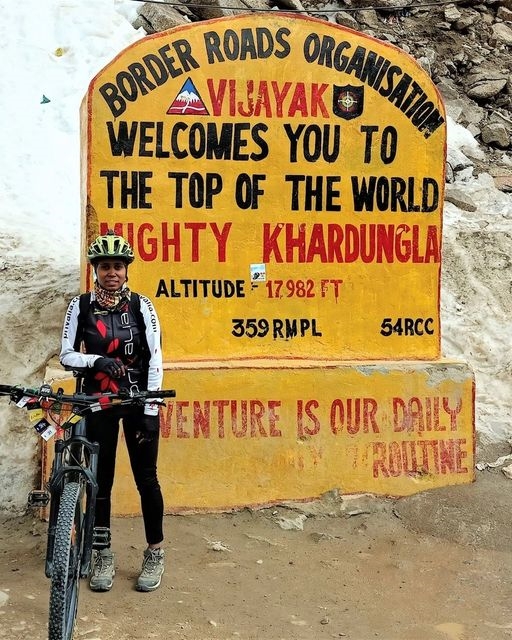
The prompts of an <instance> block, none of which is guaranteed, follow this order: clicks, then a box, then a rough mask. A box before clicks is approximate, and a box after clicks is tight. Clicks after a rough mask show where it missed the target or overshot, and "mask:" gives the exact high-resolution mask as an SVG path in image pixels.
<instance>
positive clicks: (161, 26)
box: [133, 3, 190, 33]
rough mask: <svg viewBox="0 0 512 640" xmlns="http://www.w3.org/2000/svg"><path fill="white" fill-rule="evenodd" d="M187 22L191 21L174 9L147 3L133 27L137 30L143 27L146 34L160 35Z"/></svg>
mask: <svg viewBox="0 0 512 640" xmlns="http://www.w3.org/2000/svg"><path fill="white" fill-rule="evenodd" d="M187 22H190V20H189V19H187V18H186V17H185V16H184V15H182V14H181V13H179V11H176V9H174V8H173V7H167V6H165V5H163V6H157V5H156V4H149V3H146V4H144V5H143V6H142V8H141V10H140V11H139V17H138V18H137V19H136V20H135V22H134V23H133V26H134V27H135V29H138V28H140V27H142V28H143V29H144V31H145V32H146V33H160V32H161V31H167V29H172V28H173V27H178V26H180V25H182V24H186V23H187Z"/></svg>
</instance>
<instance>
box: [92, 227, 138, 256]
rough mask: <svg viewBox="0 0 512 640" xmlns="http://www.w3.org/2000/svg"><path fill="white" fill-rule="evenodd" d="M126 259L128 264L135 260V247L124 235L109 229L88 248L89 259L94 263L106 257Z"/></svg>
mask: <svg viewBox="0 0 512 640" xmlns="http://www.w3.org/2000/svg"><path fill="white" fill-rule="evenodd" d="M116 258H117V259H118V260H124V261H125V262H126V264H130V263H131V262H133V261H134V259H135V256H134V255H133V249H132V248H131V247H130V245H129V244H128V242H126V240H125V239H124V238H123V237H122V236H116V234H115V233H114V232H113V231H112V230H111V229H109V230H108V231H107V233H106V234H105V235H104V236H98V237H97V238H96V240H94V242H92V243H91V244H90V245H89V248H88V249H87V260H89V262H91V263H94V262H96V261H98V260H102V259H103V260H105V259H112V260H114V259H116Z"/></svg>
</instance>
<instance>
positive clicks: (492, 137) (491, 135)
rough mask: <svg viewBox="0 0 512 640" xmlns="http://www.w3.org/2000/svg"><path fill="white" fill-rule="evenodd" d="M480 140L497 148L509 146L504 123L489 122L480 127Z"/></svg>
mask: <svg viewBox="0 0 512 640" xmlns="http://www.w3.org/2000/svg"><path fill="white" fill-rule="evenodd" d="M482 142H485V144H491V145H496V146H497V147H498V148H499V149H507V148H508V147H510V135H509V133H508V130H507V128H506V127H505V125H504V124H501V123H499V122H491V123H489V124H487V125H485V126H484V127H483V129H482Z"/></svg>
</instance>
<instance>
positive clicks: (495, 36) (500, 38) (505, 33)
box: [489, 22, 512, 47]
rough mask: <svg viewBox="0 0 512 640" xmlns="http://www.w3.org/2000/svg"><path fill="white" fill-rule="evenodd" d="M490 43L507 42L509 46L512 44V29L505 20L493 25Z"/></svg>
mask: <svg viewBox="0 0 512 640" xmlns="http://www.w3.org/2000/svg"><path fill="white" fill-rule="evenodd" d="M489 42H490V43H496V44H500V43H502V44H505V45H506V46H507V47H510V46H512V29H511V28H510V27H509V26H507V25H506V24H505V23H504V22H497V23H496V24H493V25H492V36H491V38H490V39H489Z"/></svg>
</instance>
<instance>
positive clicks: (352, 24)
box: [335, 11, 359, 31]
mask: <svg viewBox="0 0 512 640" xmlns="http://www.w3.org/2000/svg"><path fill="white" fill-rule="evenodd" d="M335 20H336V22H337V23H338V24H341V25H343V26H344V27H348V28H349V29H354V31H357V30H358V29H359V25H358V23H357V20H356V19H355V18H354V17H353V16H352V15H351V14H350V13H348V12H347V11H338V13H337V14H336V16H335Z"/></svg>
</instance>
